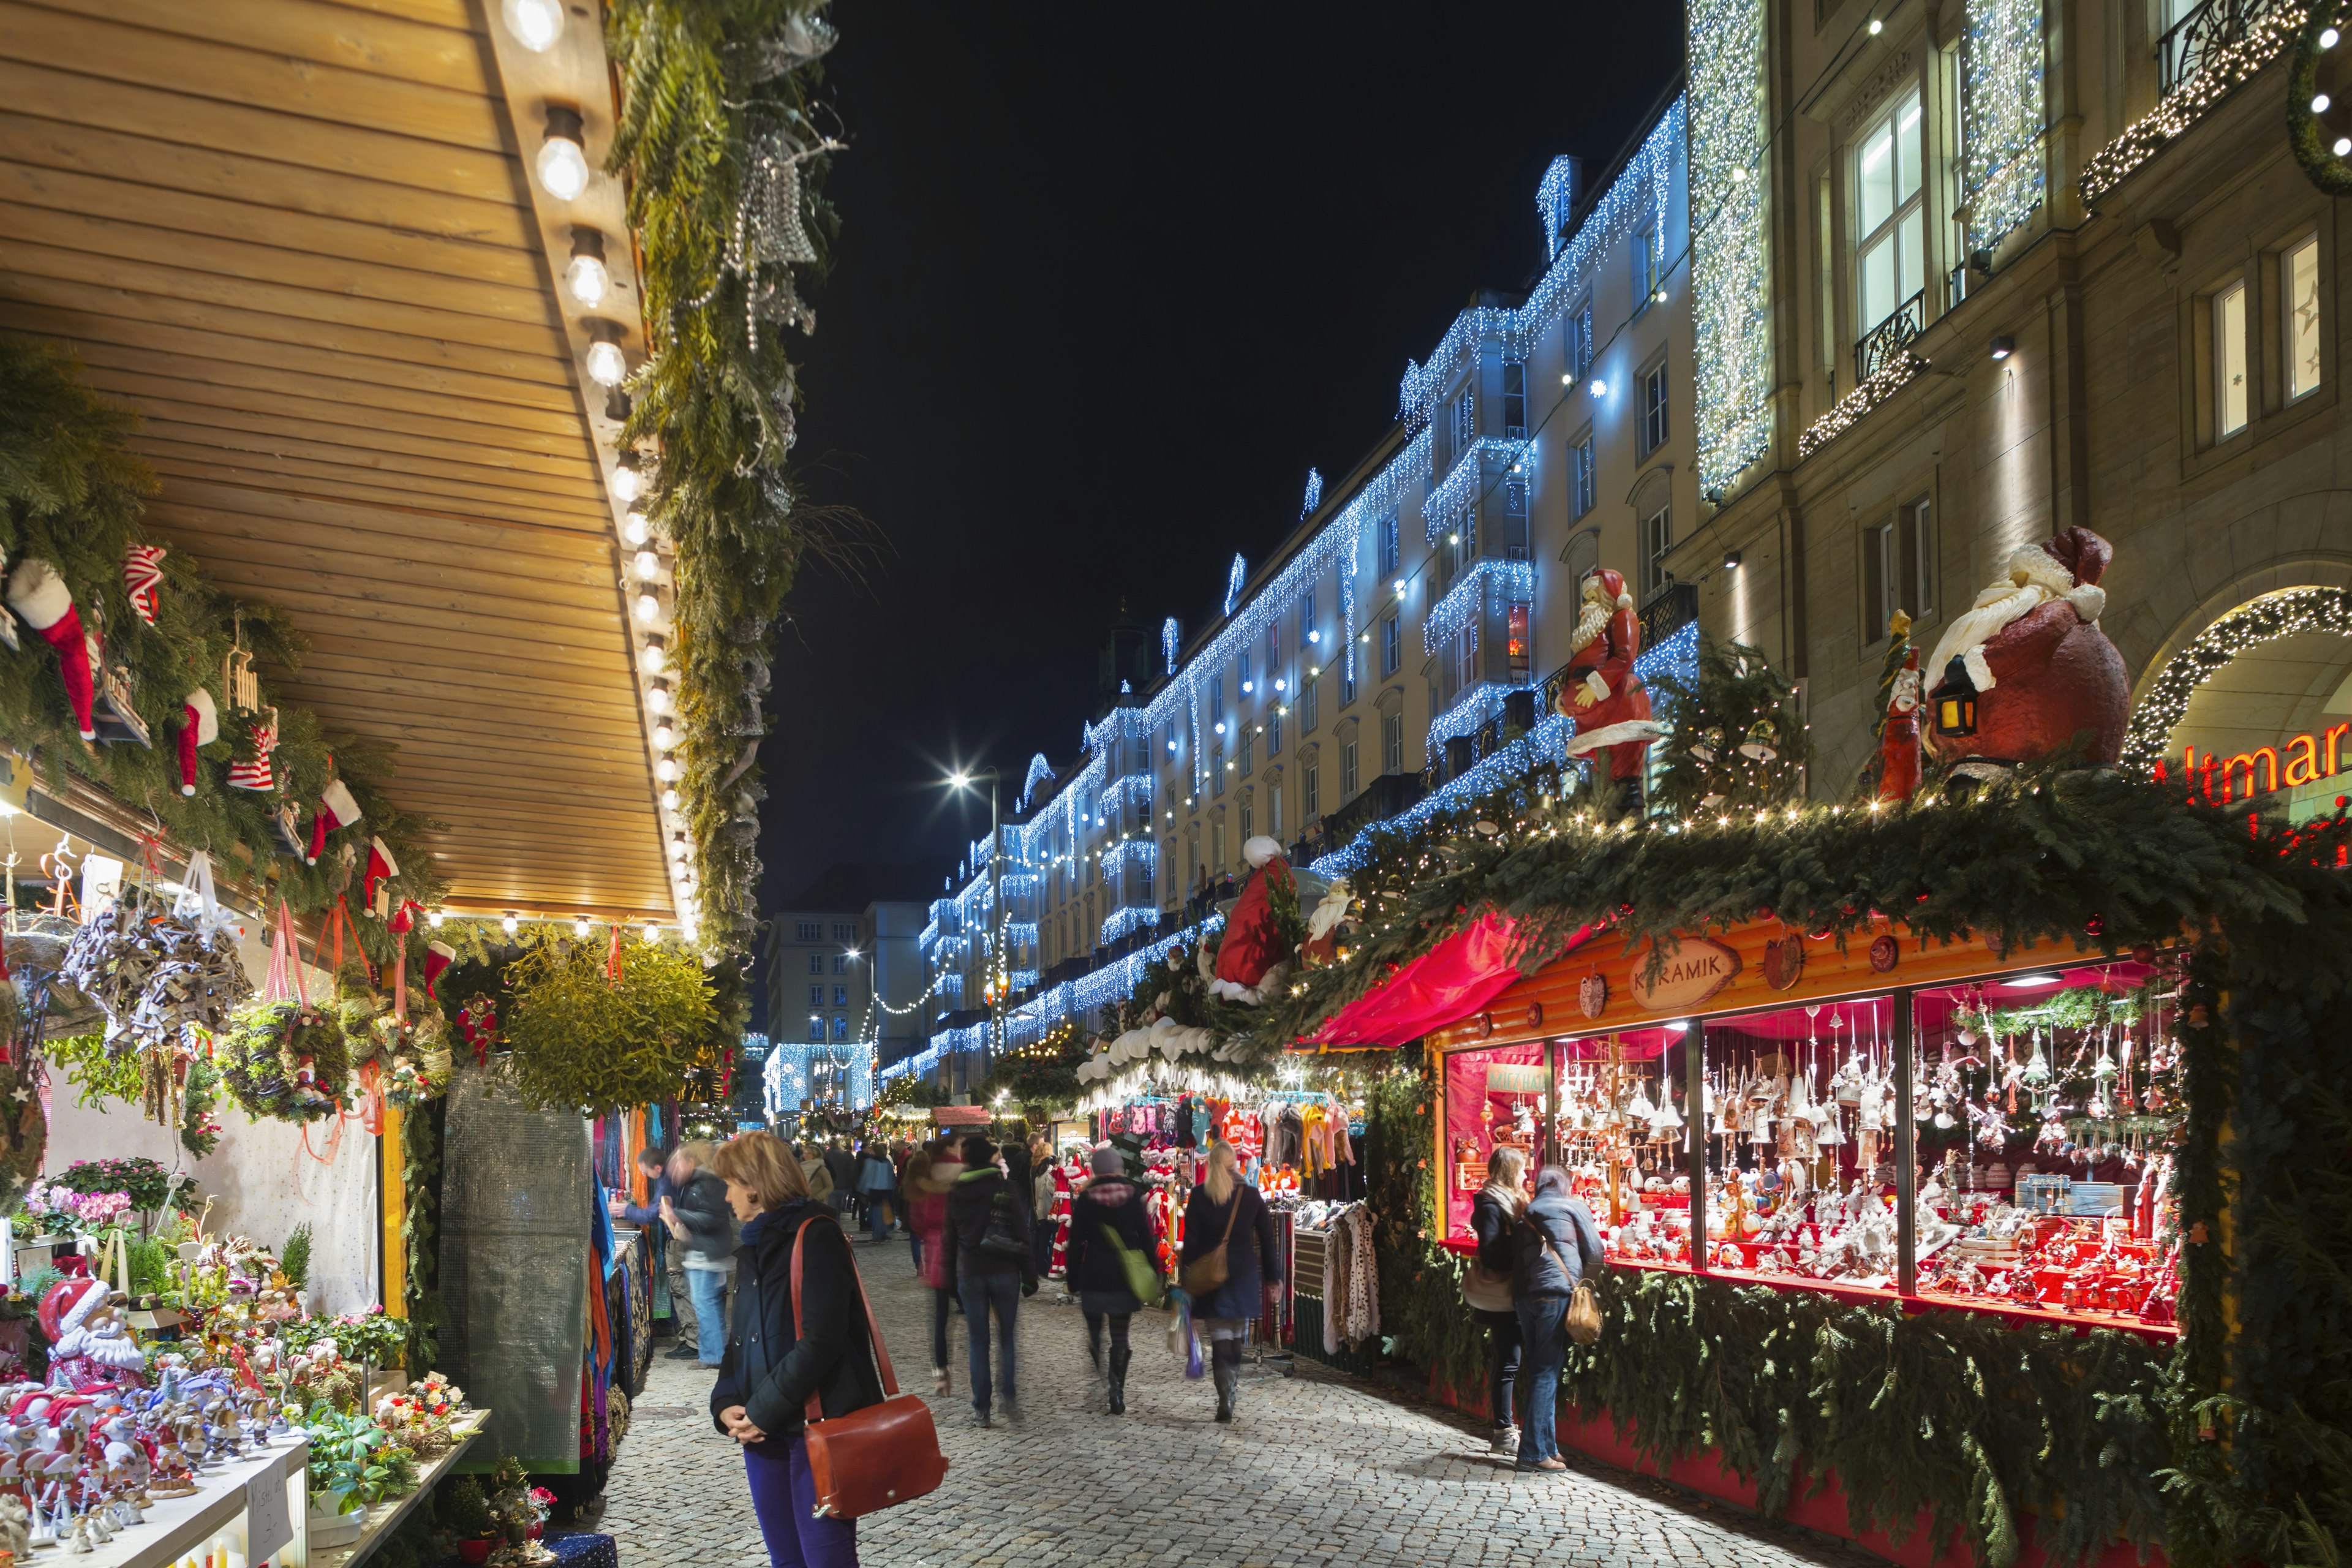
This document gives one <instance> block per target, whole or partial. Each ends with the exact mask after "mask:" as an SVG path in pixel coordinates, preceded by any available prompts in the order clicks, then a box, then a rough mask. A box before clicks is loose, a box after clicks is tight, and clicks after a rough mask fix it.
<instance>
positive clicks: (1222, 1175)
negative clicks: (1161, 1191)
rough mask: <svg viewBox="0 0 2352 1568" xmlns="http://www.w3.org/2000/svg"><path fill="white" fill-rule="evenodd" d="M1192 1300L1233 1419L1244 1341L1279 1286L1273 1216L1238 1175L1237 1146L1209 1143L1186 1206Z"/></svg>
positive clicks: (1183, 1271)
mask: <svg viewBox="0 0 2352 1568" xmlns="http://www.w3.org/2000/svg"><path fill="white" fill-rule="evenodd" d="M1177 1279H1178V1282H1179V1283H1180V1284H1181V1285H1182V1287H1183V1289H1184V1293H1185V1294H1186V1295H1188V1296H1190V1297H1192V1321H1194V1322H1195V1323H1197V1324H1199V1325H1200V1328H1201V1331H1202V1333H1203V1334H1205V1335H1207V1336H1208V1339H1209V1361H1210V1367H1209V1370H1210V1372H1211V1373H1212V1374H1213V1376H1214V1377H1215V1379H1216V1384H1217V1419H1218V1420H1220V1421H1231V1420H1232V1419H1233V1418H1234V1400H1235V1398H1236V1397H1237V1396H1238V1394H1240V1391H1241V1373H1242V1342H1243V1341H1244V1339H1245V1338H1246V1337H1247V1336H1248V1333H1249V1323H1250V1320H1251V1319H1253V1318H1255V1317H1258V1316H1260V1315H1262V1314H1263V1313H1264V1312H1265V1292H1266V1290H1267V1289H1268V1288H1270V1287H1272V1286H1276V1285H1279V1284H1281V1283H1282V1253H1281V1249H1280V1248H1279V1247H1277V1246H1276V1238H1275V1233H1274V1215H1272V1214H1271V1213H1270V1212H1268V1210H1267V1209H1266V1206H1265V1199H1264V1198H1262V1197H1260V1196H1258V1193H1257V1189H1256V1188H1255V1187H1253V1186H1251V1185H1250V1184H1248V1183H1247V1182H1244V1181H1243V1180H1242V1177H1241V1161H1240V1160H1239V1159H1238V1158H1236V1157H1235V1155H1234V1146H1233V1145H1232V1144H1230V1143H1227V1142H1223V1140H1220V1141H1219V1142H1214V1143H1212V1144H1210V1145H1209V1169H1208V1173H1207V1175H1206V1176H1204V1177H1203V1178H1202V1182H1201V1184H1200V1185H1199V1186H1197V1187H1194V1188H1193V1189H1192V1201H1191V1202H1190V1203H1189V1204H1187V1205H1185V1207H1184V1255H1183V1258H1182V1259H1181V1266H1180V1268H1179V1269H1178V1274H1177Z"/></svg>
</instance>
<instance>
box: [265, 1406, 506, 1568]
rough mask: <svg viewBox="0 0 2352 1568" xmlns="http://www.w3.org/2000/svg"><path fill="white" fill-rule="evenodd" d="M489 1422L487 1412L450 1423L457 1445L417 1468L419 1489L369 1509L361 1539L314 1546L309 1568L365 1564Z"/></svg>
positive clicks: (483, 1411)
mask: <svg viewBox="0 0 2352 1568" xmlns="http://www.w3.org/2000/svg"><path fill="white" fill-rule="evenodd" d="M489 1420H490V1413H489V1412H488V1411H487V1410H474V1411H468V1412H467V1414H466V1415H463V1416H460V1417H459V1418H458V1419H457V1420H456V1421H454V1422H452V1423H450V1430H451V1431H453V1432H455V1433H457V1442H455V1443H453V1444H451V1445H450V1447H449V1451H448V1452H447V1453H445V1454H443V1455H441V1456H440V1457H439V1458H436V1459H435V1460H434V1461H433V1462H432V1463H431V1464H428V1465H420V1466H418V1467H417V1470H416V1489H415V1491H413V1492H410V1493H409V1494H408V1495H407V1496H406V1497H404V1498H402V1499H401V1500H399V1501H397V1502H394V1503H392V1504H389V1505H386V1504H381V1503H379V1504H378V1505H377V1506H375V1507H374V1508H372V1509H370V1510H368V1516H367V1522H366V1523H365V1524H363V1525H362V1526H360V1534H359V1539H358V1540H356V1541H354V1542H351V1543H350V1544H349V1545H346V1546H328V1547H317V1546H314V1547H312V1548H311V1549H310V1568H355V1565H356V1564H358V1563H364V1562H366V1561H367V1560H368V1558H369V1557H371V1556H373V1554H374V1552H375V1550H376V1548H377V1547H379V1546H382V1545H383V1543H384V1542H386V1541H388V1540H390V1539H391V1538H392V1532H393V1530H394V1527H395V1526H397V1525H398V1524H399V1523H400V1522H401V1521H403V1520H404V1519H406V1518H407V1517H408V1515H409V1513H410V1511H411V1510H414V1509H415V1507H416V1506H417V1505H418V1504H419V1503H421V1502H423V1501H424V1500H425V1499H426V1498H428V1497H430V1496H432V1495H433V1484H434V1483H435V1482H436V1481H438V1480H439V1479H441V1478H442V1477H443V1476H444V1475H446V1473H447V1472H448V1469H449V1467H450V1466H452V1465H454V1464H456V1463H457V1460H458V1458H460V1457H461V1456H463V1455H464V1453H465V1452H466V1450H467V1449H468V1448H470V1447H473V1446H474V1440H475V1439H476V1438H478V1437H479V1436H481V1435H482V1429H483V1428H484V1427H485V1426H488V1425H489Z"/></svg>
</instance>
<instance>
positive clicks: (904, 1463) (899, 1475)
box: [793, 1215, 948, 1519]
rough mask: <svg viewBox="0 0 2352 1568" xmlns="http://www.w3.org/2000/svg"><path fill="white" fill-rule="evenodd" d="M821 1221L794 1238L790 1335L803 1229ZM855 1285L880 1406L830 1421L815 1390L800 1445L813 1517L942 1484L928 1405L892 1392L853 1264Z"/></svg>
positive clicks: (872, 1508) (863, 1510)
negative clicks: (811, 1486)
mask: <svg viewBox="0 0 2352 1568" xmlns="http://www.w3.org/2000/svg"><path fill="white" fill-rule="evenodd" d="M821 1218H824V1216H823V1215H810V1216H809V1217H808V1218H807V1219H805V1220H803V1221H802V1222H801V1228H800V1229H799V1230H798V1231H797V1232H795V1233H794V1234H793V1331H794V1332H795V1333H797V1332H799V1330H800V1321H801V1242H802V1241H803V1238H805V1237H806V1236H807V1235H808V1227H809V1226H812V1225H814V1224H815V1223H816V1222H817V1221H818V1220H819V1219H821ZM849 1272H850V1277H851V1278H852V1279H856V1280H857V1300H858V1302H859V1304H860V1305H862V1306H863V1307H864V1308H865V1309H866V1338H867V1339H868V1340H869V1341H870V1342H872V1344H873V1346H874V1359H875V1361H876V1362H877V1363H879V1365H880V1368H881V1373H882V1403H881V1404H879V1405H866V1407H865V1408H864V1409H862V1410H853V1411H851V1412H850V1413H849V1414H848V1415H836V1416H835V1417H834V1418H833V1419H832V1420H830V1421H828V1420H826V1419H825V1418H824V1407H823V1406H822V1405H820V1404H819V1403H818V1401H817V1395H816V1393H815V1391H814V1390H811V1391H810V1394H809V1398H808V1426H807V1429H806V1431H805V1432H804V1434H803V1438H802V1441H803V1444H804V1446H805V1447H806V1451H807V1454H808V1465H809V1476H810V1478H811V1479H813V1480H814V1482H815V1483H816V1488H815V1489H816V1511H817V1512H819V1513H821V1514H831V1515H832V1516H833V1517H834V1518H835V1519H858V1518H862V1517H863V1516H865V1515H866V1514H869V1513H879V1512H880V1511H881V1510H884V1509H886V1508H890V1507H894V1506H896V1505H897V1504H898V1503H902V1502H912V1501H914V1500H915V1499H917V1498H919V1497H922V1496H924V1495H925V1494H927V1493H929V1492H934V1491H937V1490H938V1489H939V1486H940V1482H941V1481H942V1480H945V1479H947V1473H948V1461H947V1456H946V1455H944V1454H942V1453H940V1431H939V1428H938V1427H937V1426H934V1425H932V1422H931V1407H930V1406H929V1405H926V1404H924V1403H923V1402H922V1401H921V1400H920V1399H918V1398H917V1397H916V1396H915V1395H913V1394H901V1393H899V1392H898V1374H897V1373H894V1372H892V1371H891V1370H890V1348H889V1347H888V1346H887V1345H886V1344H884V1343H883V1342H882V1326H881V1325H880V1324H879V1323H877V1322H876V1321H874V1300H873V1298H872V1297H870V1296H868V1295H866V1281H865V1279H863V1278H862V1277H860V1276H859V1275H858V1273H857V1265H856V1262H854V1261H853V1262H852V1263H851V1264H850V1266H849Z"/></svg>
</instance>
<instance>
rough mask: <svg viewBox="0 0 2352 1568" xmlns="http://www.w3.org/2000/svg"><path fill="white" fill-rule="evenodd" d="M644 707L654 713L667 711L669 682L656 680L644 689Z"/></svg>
mask: <svg viewBox="0 0 2352 1568" xmlns="http://www.w3.org/2000/svg"><path fill="white" fill-rule="evenodd" d="M646 709H647V710H650V711H652V712H655V713H667V712H668V711H669V682H668V681H667V680H656V681H654V682H652V683H651V684H650V685H648V686H647V687H646Z"/></svg>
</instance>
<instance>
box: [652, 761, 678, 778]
mask: <svg viewBox="0 0 2352 1568" xmlns="http://www.w3.org/2000/svg"><path fill="white" fill-rule="evenodd" d="M654 777H656V778H657V779H659V780H661V782H662V783H664V784H669V783H671V782H673V781H675V780H676V779H677V758H676V757H672V756H667V755H665V756H664V757H663V758H662V760H661V761H659V762H657V763H655V764H654Z"/></svg>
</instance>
